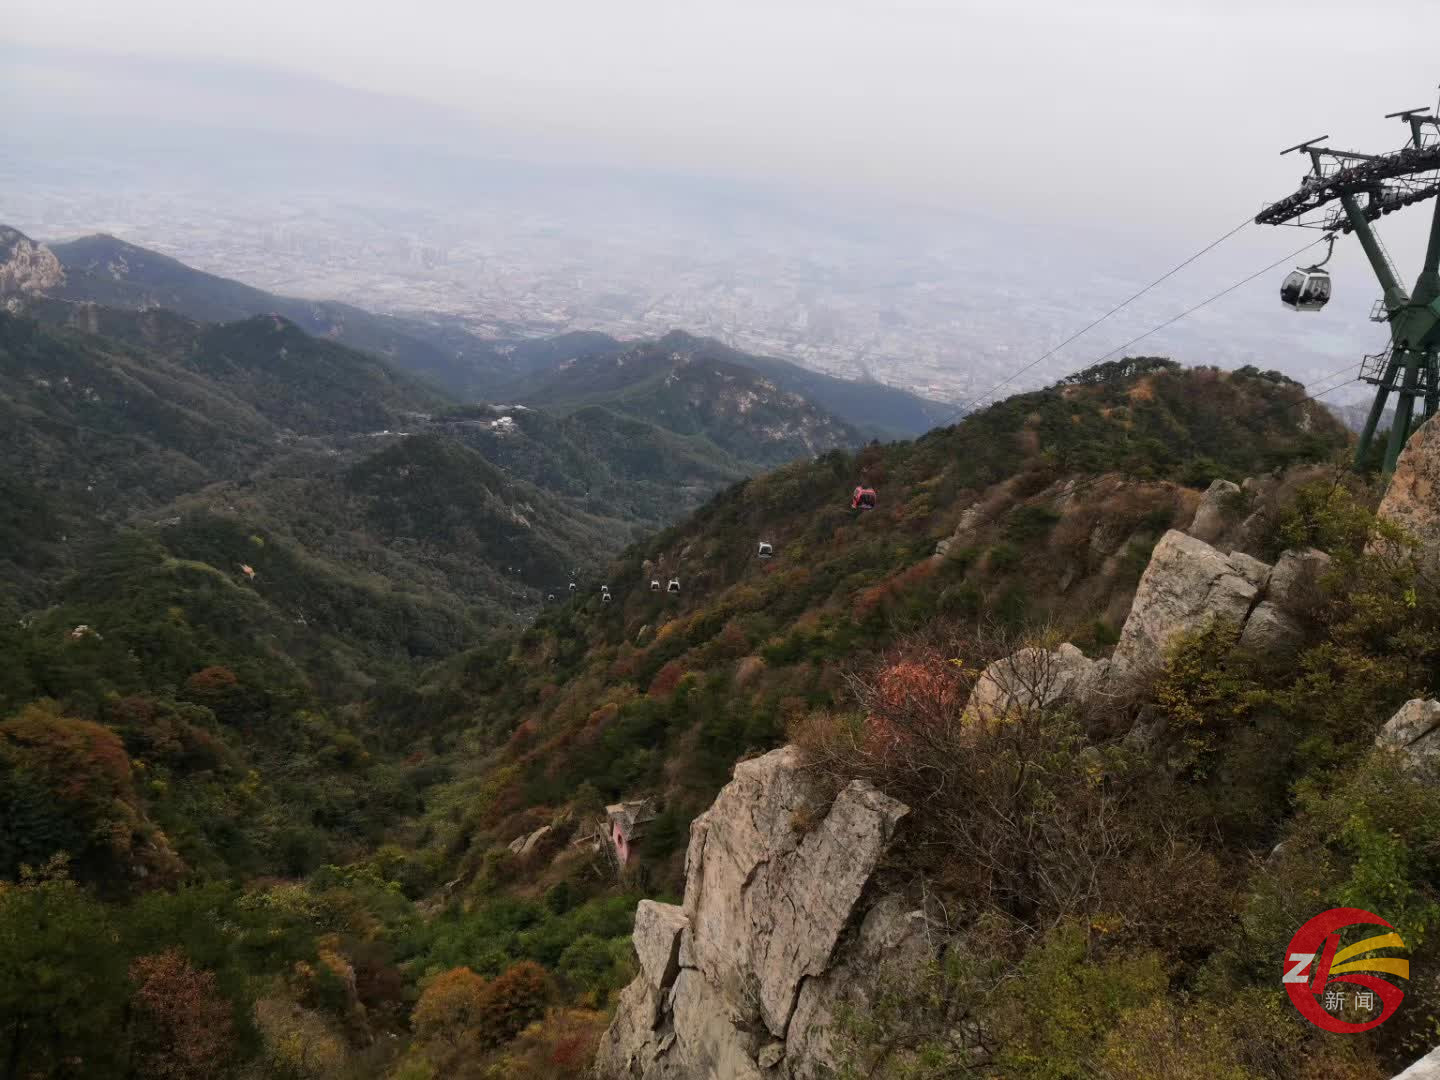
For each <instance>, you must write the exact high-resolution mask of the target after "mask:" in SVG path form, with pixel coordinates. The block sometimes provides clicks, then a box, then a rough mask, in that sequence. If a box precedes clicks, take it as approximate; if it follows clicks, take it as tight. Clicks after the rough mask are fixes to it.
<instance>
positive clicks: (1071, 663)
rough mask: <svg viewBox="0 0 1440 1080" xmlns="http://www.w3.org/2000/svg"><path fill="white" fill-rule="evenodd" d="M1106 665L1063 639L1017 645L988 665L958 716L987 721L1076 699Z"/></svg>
mask: <svg viewBox="0 0 1440 1080" xmlns="http://www.w3.org/2000/svg"><path fill="white" fill-rule="evenodd" d="M1108 666H1109V665H1108V664H1107V663H1106V662H1105V661H1096V660H1091V659H1089V658H1088V657H1086V655H1085V654H1084V653H1082V652H1081V651H1080V650H1079V649H1077V648H1076V647H1075V646H1074V645H1071V644H1070V643H1069V642H1068V641H1067V642H1066V643H1065V644H1063V645H1061V646H1060V647H1059V648H1058V649H1055V650H1053V651H1052V650H1049V649H1038V648H1031V649H1021V650H1020V651H1019V652H1017V653H1014V654H1013V655H1011V656H1007V657H1005V658H1004V659H1001V660H996V661H995V662H994V663H992V664H990V665H989V666H988V667H987V668H986V669H985V670H984V672H982V673H981V675H980V678H979V679H977V680H976V682H975V688H974V689H973V690H972V691H971V692H970V701H969V703H968V704H967V705H966V706H965V714H964V718H965V720H966V721H967V722H969V723H973V722H975V721H978V720H984V721H986V722H988V723H993V722H994V721H997V720H1003V719H1005V718H1006V717H1008V716H1013V715H1017V714H1023V713H1024V712H1026V711H1028V710H1030V709H1036V708H1042V707H1044V706H1047V705H1054V704H1057V703H1059V702H1061V701H1066V700H1081V699H1083V698H1085V697H1086V696H1087V695H1088V693H1089V691H1090V690H1091V689H1092V688H1093V687H1094V686H1095V684H1096V683H1097V681H1098V680H1099V679H1100V678H1101V677H1102V676H1103V673H1104V671H1105V669H1106V668H1107V667H1108Z"/></svg>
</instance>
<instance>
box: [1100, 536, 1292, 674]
mask: <svg viewBox="0 0 1440 1080" xmlns="http://www.w3.org/2000/svg"><path fill="white" fill-rule="evenodd" d="M1255 562H1256V560H1253V559H1251V558H1250V557H1249V556H1242V557H1240V558H1238V559H1235V560H1233V561H1232V559H1231V557H1229V556H1225V555H1222V554H1220V552H1218V551H1216V550H1215V549H1214V548H1213V547H1211V546H1210V545H1209V544H1207V543H1205V542H1204V541H1203V540H1197V539H1195V537H1193V536H1189V535H1187V534H1185V533H1182V532H1179V531H1178V530H1176V529H1171V530H1170V531H1169V532H1167V533H1166V534H1165V535H1164V536H1163V537H1161V538H1160V542H1159V543H1158V544H1156V545H1155V550H1154V552H1153V554H1152V555H1151V556H1150V565H1149V566H1147V567H1146V568H1145V573H1144V575H1143V576H1142V577H1141V578H1140V585H1139V587H1138V588H1137V589H1136V591H1135V601H1134V603H1133V604H1132V605H1131V607H1130V616H1129V618H1127V619H1126V620H1125V626H1124V627H1123V628H1122V629H1121V631H1120V641H1119V643H1118V644H1117V645H1116V646H1115V653H1114V656H1113V657H1112V658H1111V661H1112V662H1111V668H1110V671H1109V673H1108V677H1109V678H1111V679H1116V678H1119V679H1124V680H1138V679H1144V678H1147V677H1149V676H1151V675H1153V674H1155V673H1156V672H1158V671H1159V670H1160V668H1161V667H1162V666H1163V665H1164V662H1165V654H1166V650H1167V649H1168V648H1169V646H1170V644H1171V642H1172V641H1174V640H1175V638H1177V637H1179V636H1180V635H1181V634H1186V633H1192V632H1194V631H1196V630H1199V629H1201V628H1202V627H1204V626H1205V625H1207V624H1208V623H1209V622H1210V621H1211V620H1215V621H1217V622H1220V623H1225V624H1228V625H1230V626H1234V627H1235V628H1237V629H1238V628H1239V627H1240V626H1241V625H1242V624H1243V623H1244V621H1245V618H1246V616H1247V615H1249V613H1250V609H1251V607H1253V606H1254V604H1255V601H1256V600H1257V598H1258V596H1259V592H1260V590H1259V589H1258V588H1257V587H1256V586H1255V584H1254V581H1253V580H1252V579H1253V578H1254V577H1255V576H1256V570H1255V567H1254V566H1253V565H1252V564H1253V563H1255ZM1261 565H1263V564H1261Z"/></svg>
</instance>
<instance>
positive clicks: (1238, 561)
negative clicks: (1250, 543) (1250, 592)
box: [1227, 551, 1271, 592]
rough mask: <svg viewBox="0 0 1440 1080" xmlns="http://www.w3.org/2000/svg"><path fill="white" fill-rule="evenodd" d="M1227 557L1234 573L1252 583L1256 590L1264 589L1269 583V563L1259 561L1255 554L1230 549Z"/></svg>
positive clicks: (1262, 590) (1261, 590)
mask: <svg viewBox="0 0 1440 1080" xmlns="http://www.w3.org/2000/svg"><path fill="white" fill-rule="evenodd" d="M1227 558H1228V559H1229V560H1230V565H1231V566H1233V567H1234V568H1235V572H1236V573H1238V574H1239V575H1240V576H1241V577H1243V578H1244V579H1245V580H1246V581H1248V582H1250V584H1251V585H1254V586H1255V588H1256V590H1257V591H1258V592H1264V591H1265V587H1266V586H1267V585H1268V584H1269V583H1270V573H1271V570H1270V564H1269V563H1265V562H1261V561H1260V560H1259V559H1257V558H1255V556H1253V555H1246V554H1245V552H1243V551H1232V552H1230V554H1229V555H1228V556H1227Z"/></svg>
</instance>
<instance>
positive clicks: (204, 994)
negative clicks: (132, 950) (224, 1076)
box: [130, 949, 234, 1080]
mask: <svg viewBox="0 0 1440 1080" xmlns="http://www.w3.org/2000/svg"><path fill="white" fill-rule="evenodd" d="M130 981H131V982H132V983H134V984H135V993H134V996H133V997H132V998H131V1007H132V1009H133V1010H134V1012H133V1015H134V1023H135V1025H136V1058H137V1064H138V1065H139V1066H140V1071H141V1074H142V1075H144V1076H148V1077H155V1078H157V1080H191V1078H194V1080H203V1078H205V1077H210V1076H214V1075H216V1074H217V1073H219V1072H220V1071H221V1067H222V1065H223V1063H224V1062H225V1061H226V1059H227V1057H228V1056H229V1053H230V1050H231V1047H232V1043H233V1041H234V1040H233V1032H232V1028H233V1024H232V1022H231V1016H230V1004H229V1003H228V1002H227V1001H225V999H224V998H222V997H221V996H220V995H219V993H218V992H217V991H216V989H215V976H214V975H213V974H211V973H210V972H208V971H196V970H195V969H194V968H193V967H191V966H190V964H189V963H188V962H187V961H186V960H185V958H184V956H182V955H181V953H180V951H179V950H178V949H167V950H166V951H165V952H162V953H159V954H157V955H154V956H141V957H138V958H137V959H136V960H135V961H133V962H132V963H131V965H130Z"/></svg>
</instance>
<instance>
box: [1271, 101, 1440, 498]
mask: <svg viewBox="0 0 1440 1080" xmlns="http://www.w3.org/2000/svg"><path fill="white" fill-rule="evenodd" d="M1393 118H1399V119H1400V120H1401V121H1403V122H1404V123H1405V124H1407V125H1408V126H1409V128H1410V141H1409V142H1408V143H1407V144H1406V145H1405V146H1404V147H1402V148H1401V149H1399V150H1395V151H1391V152H1389V153H1384V154H1360V153H1355V152H1353V151H1349V150H1332V149H1329V148H1327V147H1322V146H1320V145H1318V144H1319V143H1321V142H1324V141H1325V140H1326V139H1327V138H1329V136H1321V137H1320V138H1318V139H1310V140H1309V141H1307V142H1303V143H1300V144H1299V145H1297V146H1292V147H1290V149H1288V150H1284V151H1282V153H1285V154H1289V153H1292V152H1294V151H1300V152H1302V153H1305V154H1308V155H1309V156H1310V162H1311V172H1310V173H1309V174H1308V175H1307V176H1306V177H1305V179H1304V181H1303V182H1302V183H1301V185H1300V188H1299V190H1298V191H1296V192H1295V193H1294V194H1293V195H1290V196H1288V197H1287V198H1284V199H1281V200H1280V201H1279V202H1276V203H1272V204H1271V205H1269V206H1267V207H1266V208H1265V209H1264V210H1262V211H1261V212H1260V213H1259V215H1257V216H1256V218H1255V221H1256V223H1257V224H1260V225H1299V226H1302V227H1305V228H1316V229H1322V230H1324V231H1325V233H1326V234H1327V236H1328V238H1329V239H1330V241H1331V243H1332V245H1333V242H1334V239H1335V237H1336V236H1337V235H1339V234H1341V233H1352V232H1353V233H1354V234H1355V235H1356V237H1358V238H1359V240H1360V246H1361V247H1362V248H1363V249H1364V250H1365V256H1366V258H1368V259H1369V260H1370V265H1371V267H1373V268H1374V270H1375V276H1376V277H1377V278H1378V279H1379V281H1380V290H1381V298H1380V300H1379V301H1378V302H1377V303H1376V304H1375V308H1374V310H1373V311H1372V312H1371V314H1370V317H1371V319H1373V320H1374V321H1376V322H1384V323H1388V324H1389V326H1390V346H1389V348H1387V349H1385V350H1384V351H1383V352H1380V353H1377V354H1375V355H1372V356H1367V357H1365V359H1364V362H1363V363H1362V364H1361V366H1360V378H1361V379H1363V380H1364V381H1365V382H1368V383H1370V384H1372V385H1373V386H1375V388H1376V390H1375V402H1374V404H1373V405H1371V406H1370V414H1369V416H1368V417H1366V420H1365V427H1364V429H1363V430H1362V431H1361V433H1360V445H1359V447H1358V448H1357V449H1356V451H1355V464H1356V467H1357V468H1358V467H1359V466H1360V465H1361V463H1362V462H1363V461H1364V460H1365V458H1366V456H1367V455H1368V454H1369V451H1370V444H1371V443H1372V442H1373V441H1374V439H1375V429H1376V428H1377V427H1378V426H1379V424H1380V419H1381V417H1382V416H1383V414H1384V412H1385V405H1386V402H1387V401H1388V400H1389V398H1390V395H1391V394H1394V395H1395V418H1394V421H1393V422H1392V423H1391V426H1390V439H1389V442H1388V443H1387V445H1386V447H1385V457H1384V466H1383V468H1384V471H1385V472H1386V473H1387V474H1388V473H1391V472H1393V471H1394V470H1395V461H1396V459H1397V458H1398V457H1399V456H1400V451H1401V450H1402V449H1403V448H1404V446H1405V440H1406V439H1408V438H1409V437H1410V433H1411V432H1412V431H1413V430H1414V429H1415V428H1416V427H1418V426H1419V424H1420V422H1422V421H1423V420H1424V419H1426V418H1428V417H1430V416H1433V415H1434V414H1435V411H1436V408H1437V406H1440V200H1437V201H1436V205H1435V211H1434V215H1433V217H1432V218H1431V223H1430V241H1429V244H1428V246H1427V248H1426V251H1425V265H1424V268H1423V269H1422V270H1421V271H1420V277H1419V278H1418V279H1417V280H1416V282H1415V288H1414V289H1413V290H1412V291H1409V292H1407V291H1406V289H1405V286H1404V285H1403V284H1402V283H1401V281H1400V276H1399V274H1398V273H1397V272H1396V270H1395V266H1394V263H1393V262H1392V261H1391V259H1390V256H1389V255H1388V254H1387V253H1386V251H1385V248H1384V246H1383V245H1382V244H1381V243H1380V237H1379V236H1378V235H1377V234H1376V232H1375V229H1374V224H1373V223H1374V222H1375V221H1376V220H1377V219H1379V218H1381V217H1383V216H1384V215H1386V214H1390V213H1393V212H1395V211H1396V210H1401V209H1404V208H1405V207H1407V206H1411V205H1413V204H1415V203H1418V202H1422V201H1424V200H1426V199H1431V198H1434V197H1435V196H1436V195H1437V194H1440V117H1437V116H1435V115H1434V114H1433V113H1432V111H1431V110H1429V109H1407V110H1405V111H1403V112H1398V113H1390V114H1389V115H1388V116H1387V117H1386V119H1393ZM1326 207H1328V208H1329V209H1328V210H1326V211H1325V213H1324V214H1323V215H1322V216H1320V217H1318V218H1317V217H1315V216H1314V215H1316V214H1317V212H1319V211H1321V210H1322V209H1324V208H1326ZM1320 265H1323V263H1322V264H1320ZM1320 265H1317V266H1312V267H1307V268H1304V269H1299V270H1296V271H1295V272H1294V273H1293V274H1291V275H1290V277H1288V278H1287V279H1286V282H1285V285H1284V286H1283V287H1282V290H1281V299H1282V301H1283V302H1284V303H1285V304H1286V306H1288V307H1291V308H1294V309H1295V310H1297V311H1314V310H1318V309H1319V308H1320V307H1323V306H1324V304H1325V302H1326V301H1327V300H1328V299H1329V296H1330V280H1329V275H1328V274H1327V273H1326V272H1325V271H1324V270H1322V269H1320ZM1417 399H1418V400H1419V401H1420V402H1421V409H1420V413H1419V415H1418V416H1417V414H1416V409H1415V403H1416V400H1417Z"/></svg>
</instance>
